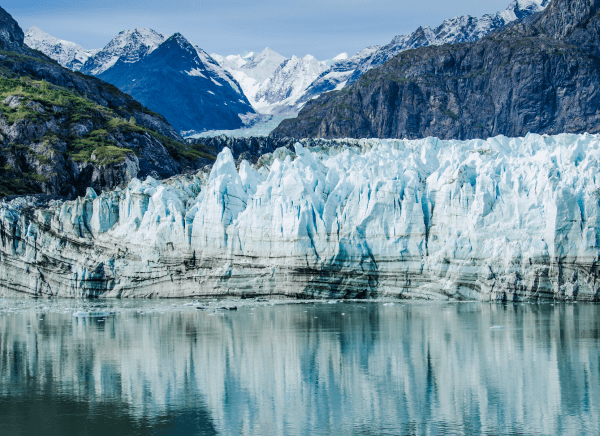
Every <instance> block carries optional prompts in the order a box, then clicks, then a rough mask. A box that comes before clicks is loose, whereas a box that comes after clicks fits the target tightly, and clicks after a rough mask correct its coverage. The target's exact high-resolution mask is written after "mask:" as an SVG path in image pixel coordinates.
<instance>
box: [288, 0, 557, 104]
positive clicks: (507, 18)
mask: <svg viewBox="0 0 600 436" xmlns="http://www.w3.org/2000/svg"><path fill="white" fill-rule="evenodd" d="M549 2H550V0H515V1H513V2H512V3H511V4H510V5H509V6H508V8H507V9H506V10H504V11H502V12H498V13H496V14H487V15H484V16H483V17H481V18H476V17H472V16H470V15H463V16H459V17H455V18H451V19H448V20H445V21H444V22H443V23H442V24H441V25H439V26H438V27H436V28H433V29H432V28H430V27H419V28H418V29H417V30H416V31H415V32H413V33H411V34H410V35H399V36H396V37H395V38H394V39H393V40H392V41H391V42H390V43H389V44H387V45H385V46H383V47H381V46H373V47H368V48H366V49H365V50H362V51H360V52H359V53H357V54H355V55H354V56H352V57H351V58H349V59H347V60H345V61H343V62H339V63H336V64H334V65H333V66H331V67H330V68H329V69H328V70H326V71H324V72H323V73H322V74H321V75H320V76H319V77H317V78H316V79H315V81H314V82H313V83H311V85H310V86H309V87H308V88H307V89H306V92H305V93H304V95H302V96H301V97H300V98H299V99H298V100H297V101H296V102H295V106H294V107H295V110H296V111H299V110H300V109H301V108H302V107H303V106H304V105H305V104H306V102H308V101H310V100H311V99H313V98H316V97H318V96H319V95H321V94H322V93H324V92H328V91H333V90H340V89H342V88H343V87H344V86H346V85H349V84H351V83H353V82H355V81H356V80H357V79H358V78H359V77H360V76H362V75H363V74H364V73H366V72H367V71H369V70H371V69H373V68H376V67H378V66H380V65H383V64H384V63H385V62H387V61H388V60H390V59H392V58H393V57H394V56H396V55H397V54H398V53H401V52H403V51H406V50H411V49H415V48H419V47H427V46H430V45H443V44H457V43H461V42H474V41H477V40H479V39H481V38H482V37H483V36H485V35H487V34H488V33H490V32H492V31H494V30H496V29H499V28H501V27H504V26H505V25H507V24H508V23H511V22H513V21H515V20H519V19H522V18H525V17H528V16H530V15H532V14H534V13H537V12H540V11H542V10H543V9H544V8H545V7H546V6H547V5H548V3H549Z"/></svg>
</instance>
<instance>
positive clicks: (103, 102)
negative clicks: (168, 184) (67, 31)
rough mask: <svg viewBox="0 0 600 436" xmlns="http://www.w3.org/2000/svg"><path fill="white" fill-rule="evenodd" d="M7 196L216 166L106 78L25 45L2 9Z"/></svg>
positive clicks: (0, 84)
mask: <svg viewBox="0 0 600 436" xmlns="http://www.w3.org/2000/svg"><path fill="white" fill-rule="evenodd" d="M0 48H1V49H2V50H0V112H1V115H0V196H5V195H14V194H31V193H46V194H51V195H58V196H65V197H68V198H75V197H77V196H78V195H83V194H84V193H85V191H86V188H87V187H88V186H92V187H94V189H96V190H98V191H102V190H104V189H110V188H114V187H116V186H126V185H127V183H129V181H130V180H131V179H132V178H134V177H136V176H138V177H145V176H146V175H152V176H154V177H156V178H163V177H169V176H173V175H175V174H179V173H181V172H183V171H186V170H194V169H197V168H198V167H200V166H202V165H204V164H206V163H210V162H211V159H213V158H212V156H210V155H209V154H208V153H204V152H203V151H204V150H203V149H200V148H199V146H197V147H195V148H194V147H192V149H190V148H189V147H188V146H186V145H185V144H183V143H182V139H181V137H180V136H179V134H177V133H176V132H175V130H174V129H173V128H172V127H171V125H170V124H169V123H168V122H167V121H166V120H165V119H164V118H163V117H162V116H160V115H158V114H156V113H154V112H152V111H150V110H148V109H147V108H145V107H144V106H142V105H141V104H140V103H139V102H137V101H135V100H134V99H133V98H131V97H130V96H128V95H126V94H124V93H122V92H120V91H119V90H118V89H117V88H115V87H114V86H112V85H109V84H108V83H106V82H103V81H102V80H99V79H96V78H93V77H89V76H85V75H83V74H79V73H74V72H72V71H69V70H67V69H66V68H63V67H61V66H60V65H59V64H57V63H56V62H55V61H53V60H51V59H50V58H48V57H47V56H45V55H44V54H42V53H41V52H38V51H36V50H32V49H30V48H28V47H27V46H25V45H24V35H23V31H22V30H21V29H20V27H19V25H18V24H17V23H16V22H15V21H14V20H13V19H12V17H11V16H10V15H9V14H8V13H6V11H4V10H2V9H0Z"/></svg>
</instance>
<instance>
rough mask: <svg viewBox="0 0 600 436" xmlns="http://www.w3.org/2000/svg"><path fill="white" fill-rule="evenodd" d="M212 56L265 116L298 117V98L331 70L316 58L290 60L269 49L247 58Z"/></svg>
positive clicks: (294, 57) (292, 58) (305, 57)
mask: <svg viewBox="0 0 600 436" xmlns="http://www.w3.org/2000/svg"><path fill="white" fill-rule="evenodd" d="M212 56H213V58H215V59H216V60H217V62H219V63H220V64H221V66H222V67H223V68H225V69H226V70H227V71H228V72H229V73H231V75H232V76H233V77H235V78H236V80H237V81H238V82H239V83H240V85H241V86H242V89H243V90H244V94H245V95H246V96H247V97H248V100H249V101H250V103H251V104H252V106H253V107H254V109H256V111H257V112H259V113H262V114H290V115H295V114H296V111H295V110H294V109H293V107H294V105H295V103H296V101H297V100H298V98H300V96H301V95H302V94H303V93H304V91H305V90H306V88H307V87H308V86H309V85H310V84H311V83H312V81H313V80H314V79H315V78H317V77H318V76H319V75H320V74H321V73H322V72H323V71H325V70H326V69H327V68H328V66H327V62H321V61H318V60H317V59H316V58H315V57H314V56H311V55H306V56H304V57H302V58H300V57H297V56H292V57H291V58H289V59H286V58H285V57H284V56H282V55H280V54H279V53H276V52H275V51H273V50H271V49H270V48H268V47H267V48H265V49H264V50H263V51H262V52H260V53H258V54H254V53H252V54H250V55H246V56H245V57H243V56H240V55H229V56H221V55H217V54H214V55H212Z"/></svg>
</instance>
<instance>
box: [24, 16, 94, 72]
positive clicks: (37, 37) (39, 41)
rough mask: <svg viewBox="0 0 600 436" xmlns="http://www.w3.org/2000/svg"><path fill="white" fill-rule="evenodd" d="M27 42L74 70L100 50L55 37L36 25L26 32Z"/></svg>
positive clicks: (77, 69)
mask: <svg viewBox="0 0 600 436" xmlns="http://www.w3.org/2000/svg"><path fill="white" fill-rule="evenodd" d="M25 44H26V45H27V46H29V47H30V48H33V49H35V50H39V51H41V52H42V53H44V54H45V55H46V56H49V57H50V58H52V59H54V60H55V61H57V62H58V63H59V64H61V65H62V66H63V67H65V68H69V69H71V70H73V71H79V70H80V69H81V67H83V64H84V63H85V62H86V61H87V60H88V59H89V58H90V57H91V56H93V55H94V54H96V53H98V51H99V50H86V49H84V48H83V47H82V46H80V45H78V44H75V43H74V42H71V41H65V40H63V39H58V38H55V37H54V36H51V35H49V34H47V33H46V32H44V31H43V30H42V29H40V28H39V27H35V26H34V27H31V28H30V29H29V30H27V31H26V32H25Z"/></svg>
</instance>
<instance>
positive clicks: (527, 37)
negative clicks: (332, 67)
mask: <svg viewBox="0 0 600 436" xmlns="http://www.w3.org/2000/svg"><path fill="white" fill-rule="evenodd" d="M599 8H600V3H599V2H598V1H596V0H594V1H592V0H589V1H588V0H585V1H584V0H581V1H567V0H564V1H563V0H559V1H554V2H552V3H551V4H550V6H548V7H547V8H546V9H545V10H544V12H541V13H538V14H535V15H532V16H529V17H527V18H525V19H523V20H521V21H518V22H516V23H513V24H511V25H508V26H507V27H505V28H503V30H502V31H496V32H493V33H491V34H490V35H488V36H486V37H484V38H483V39H481V40H480V41H478V42H475V43H464V44H454V45H442V46H438V47H425V48H420V49H416V50H409V51H406V52H402V53H400V54H399V55H397V56H396V57H394V58H393V59H391V60H390V61H388V62H386V63H385V64H383V65H382V66H380V67H379V68H376V69H373V70H370V71H368V72H367V73H365V74H364V75H363V76H361V78H360V79H359V80H358V81H356V82H355V83H353V84H352V85H350V86H347V87H346V88H344V89H343V90H341V91H336V92H330V93H326V94H323V95H322V96H321V97H319V98H318V99H315V100H312V101H310V102H309V103H307V105H306V106H305V108H304V109H303V110H302V111H301V112H300V114H299V116H298V118H296V119H290V120H284V121H283V122H282V123H281V125H280V126H279V127H278V128H277V129H275V131H274V132H273V135H274V136H280V137H284V136H291V137H322V138H336V137H338V138H340V137H341V138H344V137H351V138H363V137H379V138H410V139H416V138H423V137H427V136H435V137H439V138H443V139H470V138H486V137H490V136H496V135H500V134H502V135H506V136H523V135H525V134H527V133H528V132H535V133H539V134H558V133H562V132H570V133H584V132H589V133H595V132H599V131H600V111H599V109H598V108H599V107H600V92H599V91H598V90H599V89H600V64H599V63H598V58H599V55H600V43H599V41H600V38H599V35H600V15H598V10H599Z"/></svg>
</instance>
